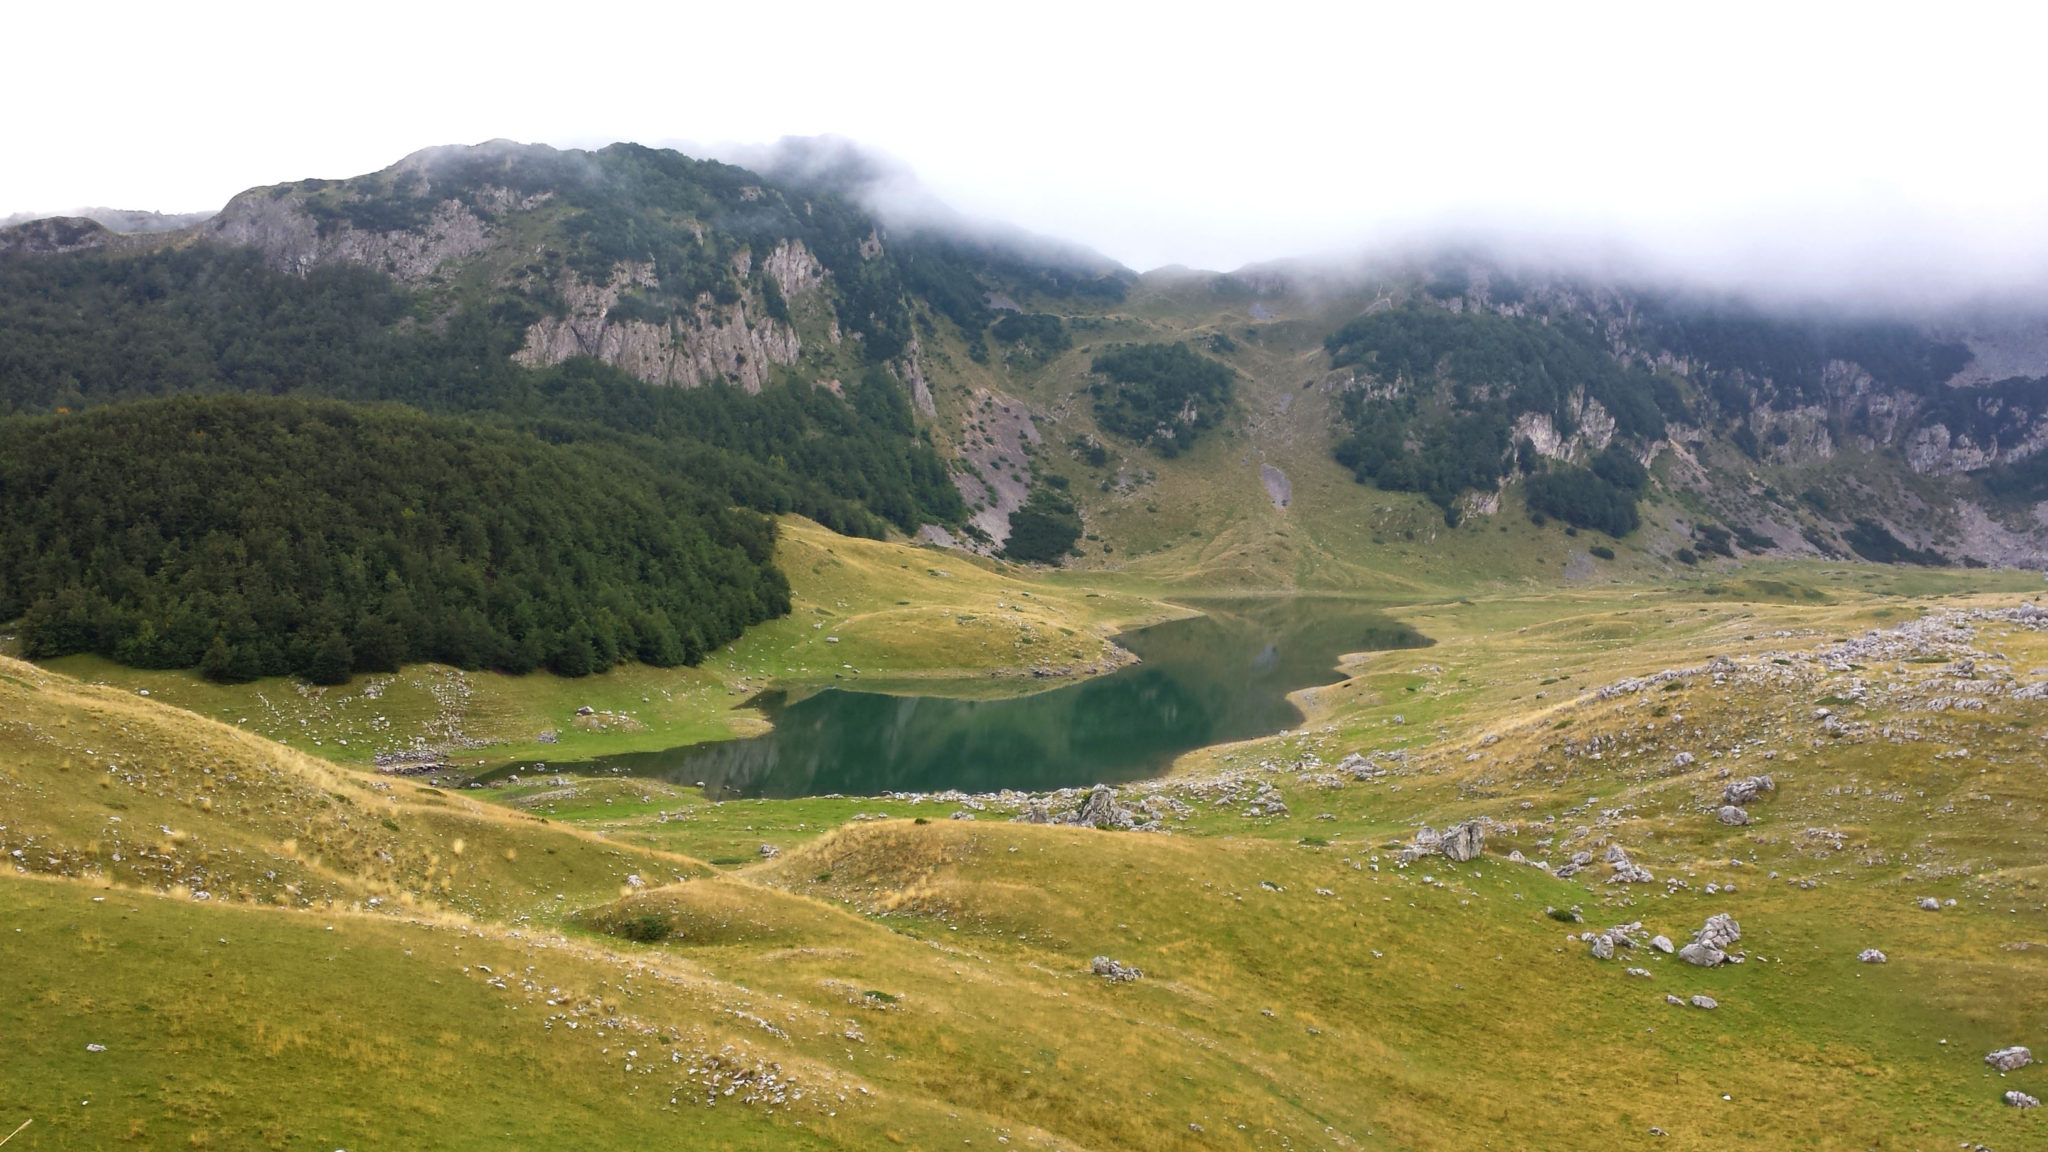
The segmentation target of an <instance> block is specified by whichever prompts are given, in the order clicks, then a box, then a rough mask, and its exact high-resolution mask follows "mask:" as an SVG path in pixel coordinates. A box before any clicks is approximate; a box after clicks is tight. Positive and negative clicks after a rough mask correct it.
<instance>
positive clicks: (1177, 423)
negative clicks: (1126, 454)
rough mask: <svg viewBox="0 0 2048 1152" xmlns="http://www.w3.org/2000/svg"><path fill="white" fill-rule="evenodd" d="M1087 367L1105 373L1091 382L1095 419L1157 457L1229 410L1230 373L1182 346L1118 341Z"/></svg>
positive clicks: (1186, 443)
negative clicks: (1148, 447)
mask: <svg viewBox="0 0 2048 1152" xmlns="http://www.w3.org/2000/svg"><path fill="white" fill-rule="evenodd" d="M1091 367H1092V369H1093V370H1094V371H1096V372H1099V373H1101V374H1102V375H1104V376H1107V377H1109V383H1108V384H1102V383H1096V384H1094V385H1092V386H1091V391H1093V392H1094V394H1095V397H1096V400H1095V418H1096V420H1098V421H1099V422H1100V423H1101V424H1102V426H1103V427H1104V428H1105V429H1107V430H1109V431H1111V432H1114V433H1116V434H1117V435H1119V436H1122V437H1124V438H1125V439H1127V440H1134V441H1136V442H1138V443H1140V444H1149V445H1151V446H1152V447H1153V448H1154V449H1156V450H1157V451H1158V452H1159V454H1160V455H1162V456H1167V457H1173V456H1178V455H1180V454H1181V453H1182V452H1185V451H1187V450H1188V448H1189V447H1191V446H1192V445H1193V444H1194V443H1195V441H1196V440H1197V439H1198V438H1200V436H1201V435H1202V433H1203V432H1205V431H1207V430H1208V429H1210V428H1213V427H1215V426H1216V423H1217V421H1219V420H1221V419H1222V418H1223V414H1224V413H1226V412H1228V411H1229V410H1230V403H1231V393H1232V384H1233V381H1234V380H1235V377H1236V373H1235V372H1233V371H1232V370H1231V368H1230V366H1229V365H1227V364H1221V363H1218V362H1217V361H1215V360H1211V359H1209V358H1208V357H1206V356H1203V355H1201V354H1199V353H1197V352H1195V351H1194V350H1192V349H1190V348H1189V347H1188V346H1187V345H1186V344H1122V345H1118V346H1117V347H1114V348H1111V349H1109V350H1108V351H1106V352H1103V353H1102V354H1101V355H1098V356H1097V357H1095V360H1094V363H1093V364H1092V365H1091Z"/></svg>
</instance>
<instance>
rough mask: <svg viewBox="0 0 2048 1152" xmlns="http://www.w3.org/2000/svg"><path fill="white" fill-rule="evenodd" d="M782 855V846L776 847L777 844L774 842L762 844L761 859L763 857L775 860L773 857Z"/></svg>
mask: <svg viewBox="0 0 2048 1152" xmlns="http://www.w3.org/2000/svg"><path fill="white" fill-rule="evenodd" d="M780 855H782V849H780V848H777V847H776V846H775V845H773V844H763V845H761V859H763V860H773V859H775V858H776V857H777V856H780Z"/></svg>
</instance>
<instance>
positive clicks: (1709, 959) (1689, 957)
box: [1678, 942, 1728, 968]
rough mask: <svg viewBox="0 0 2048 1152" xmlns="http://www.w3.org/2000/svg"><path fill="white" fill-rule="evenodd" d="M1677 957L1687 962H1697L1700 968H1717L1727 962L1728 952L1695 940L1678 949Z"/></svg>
mask: <svg viewBox="0 0 2048 1152" xmlns="http://www.w3.org/2000/svg"><path fill="white" fill-rule="evenodd" d="M1678 958H1679V959H1680V960H1683V961H1685V962H1686V963H1687V964H1697V965H1699V966H1700V967H1702V968H1719V967H1720V966H1721V965H1723V964H1726V963H1727V962H1728V954H1727V953H1726V952H1723V951H1721V950H1720V949H1719V948H1714V947H1711V946H1709V945H1706V944H1700V943H1697V942H1695V943H1692V944H1687V945H1686V946H1685V947H1683V948H1680V949H1679V950H1678Z"/></svg>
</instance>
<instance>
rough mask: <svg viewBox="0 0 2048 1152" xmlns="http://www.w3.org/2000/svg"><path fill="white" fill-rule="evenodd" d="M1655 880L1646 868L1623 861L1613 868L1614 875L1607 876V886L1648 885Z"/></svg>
mask: <svg viewBox="0 0 2048 1152" xmlns="http://www.w3.org/2000/svg"><path fill="white" fill-rule="evenodd" d="M1656 879H1657V877H1655V876H1654V875H1651V873H1650V870H1649V869H1648V868H1645V867H1643V866H1642V865H1641V864H1637V863H1634V862H1632V861H1629V860H1623V861H1622V862H1621V863H1619V864H1616V865H1615V866H1614V875H1612V876H1609V877H1608V878H1607V882H1608V883H1609V884H1649V883H1651V882H1653V881H1655V880H1656Z"/></svg>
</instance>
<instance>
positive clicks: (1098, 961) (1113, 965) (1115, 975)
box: [1088, 956, 1145, 984]
mask: <svg viewBox="0 0 2048 1152" xmlns="http://www.w3.org/2000/svg"><path fill="white" fill-rule="evenodd" d="M1088 970H1089V971H1090V972H1093V973H1095V974H1096V975H1097V976H1100V977H1102V978H1103V979H1104V980H1107V981H1109V982H1110V983H1111V984H1128V983H1130V982H1131V981H1133V980H1139V979H1143V978H1144V975H1145V973H1144V972H1143V971H1142V970H1141V969H1138V968H1133V967H1130V966H1129V965H1126V964H1120V963H1118V962H1117V961H1115V960H1111V959H1110V958H1109V957H1107V956H1097V957H1096V958H1095V959H1093V960H1090V961H1089V962H1088Z"/></svg>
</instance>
